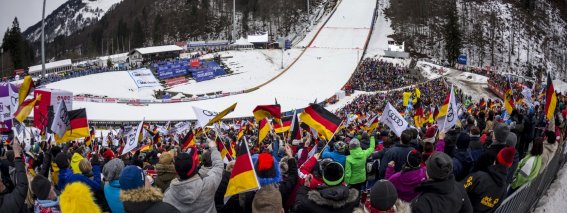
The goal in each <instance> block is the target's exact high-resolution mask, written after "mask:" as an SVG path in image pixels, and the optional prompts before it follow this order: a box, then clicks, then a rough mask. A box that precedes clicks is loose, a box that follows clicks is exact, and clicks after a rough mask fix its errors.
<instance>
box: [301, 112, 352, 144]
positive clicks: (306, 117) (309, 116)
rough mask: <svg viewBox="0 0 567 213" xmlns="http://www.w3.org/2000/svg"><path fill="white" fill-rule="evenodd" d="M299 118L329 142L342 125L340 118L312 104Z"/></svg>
mask: <svg viewBox="0 0 567 213" xmlns="http://www.w3.org/2000/svg"><path fill="white" fill-rule="evenodd" d="M299 118H300V119H301V121H302V122H304V123H306V124H307V125H309V126H310V127H312V128H313V129H315V130H317V132H318V133H319V134H321V135H323V137H325V139H327V140H330V139H331V137H332V136H333V134H335V131H337V129H339V126H340V125H341V123H342V121H341V119H340V118H339V117H337V116H335V115H334V114H333V113H331V112H329V111H327V110H326V109H325V108H323V107H322V106H320V105H318V104H310V105H309V106H308V107H307V108H305V110H304V111H303V112H302V113H301V115H299Z"/></svg>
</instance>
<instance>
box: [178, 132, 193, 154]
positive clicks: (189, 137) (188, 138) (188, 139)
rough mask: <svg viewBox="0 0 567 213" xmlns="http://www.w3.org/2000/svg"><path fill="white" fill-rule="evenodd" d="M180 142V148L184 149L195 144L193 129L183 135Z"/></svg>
mask: <svg viewBox="0 0 567 213" xmlns="http://www.w3.org/2000/svg"><path fill="white" fill-rule="evenodd" d="M181 144H182V148H181V149H182V150H185V149H187V148H188V147H192V146H195V134H194V133H193V131H189V132H187V134H186V135H185V137H183V140H182V141H181Z"/></svg>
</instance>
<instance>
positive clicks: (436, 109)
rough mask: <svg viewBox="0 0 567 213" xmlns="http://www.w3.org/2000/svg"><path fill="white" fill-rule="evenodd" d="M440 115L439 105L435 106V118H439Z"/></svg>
mask: <svg viewBox="0 0 567 213" xmlns="http://www.w3.org/2000/svg"><path fill="white" fill-rule="evenodd" d="M438 117H439V106H435V109H433V119H435V120H437V118H438Z"/></svg>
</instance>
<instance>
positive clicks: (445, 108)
mask: <svg viewBox="0 0 567 213" xmlns="http://www.w3.org/2000/svg"><path fill="white" fill-rule="evenodd" d="M450 99H451V93H450V92H449V94H447V97H445V101H443V105H441V109H439V111H438V114H437V116H436V117H435V118H436V119H437V118H439V117H443V116H445V115H447V112H448V111H449V100H450Z"/></svg>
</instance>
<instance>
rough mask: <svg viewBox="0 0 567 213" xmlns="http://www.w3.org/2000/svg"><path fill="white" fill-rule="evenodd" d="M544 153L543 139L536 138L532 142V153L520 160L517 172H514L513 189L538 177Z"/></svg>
mask: <svg viewBox="0 0 567 213" xmlns="http://www.w3.org/2000/svg"><path fill="white" fill-rule="evenodd" d="M542 153H543V139H542V138H536V139H535V140H534V142H533V143H532V149H531V150H530V153H529V154H528V155H526V157H524V159H522V160H521V161H520V164H519V165H518V168H517V169H516V172H515V173H514V180H513V181H512V186H511V187H512V190H514V191H515V190H517V189H518V188H520V187H522V186H523V185H524V184H526V183H528V182H530V181H532V180H533V179H535V178H536V177H537V175H538V174H539V172H540V169H541V168H542V167H541V166H542V157H541V154H542Z"/></svg>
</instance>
